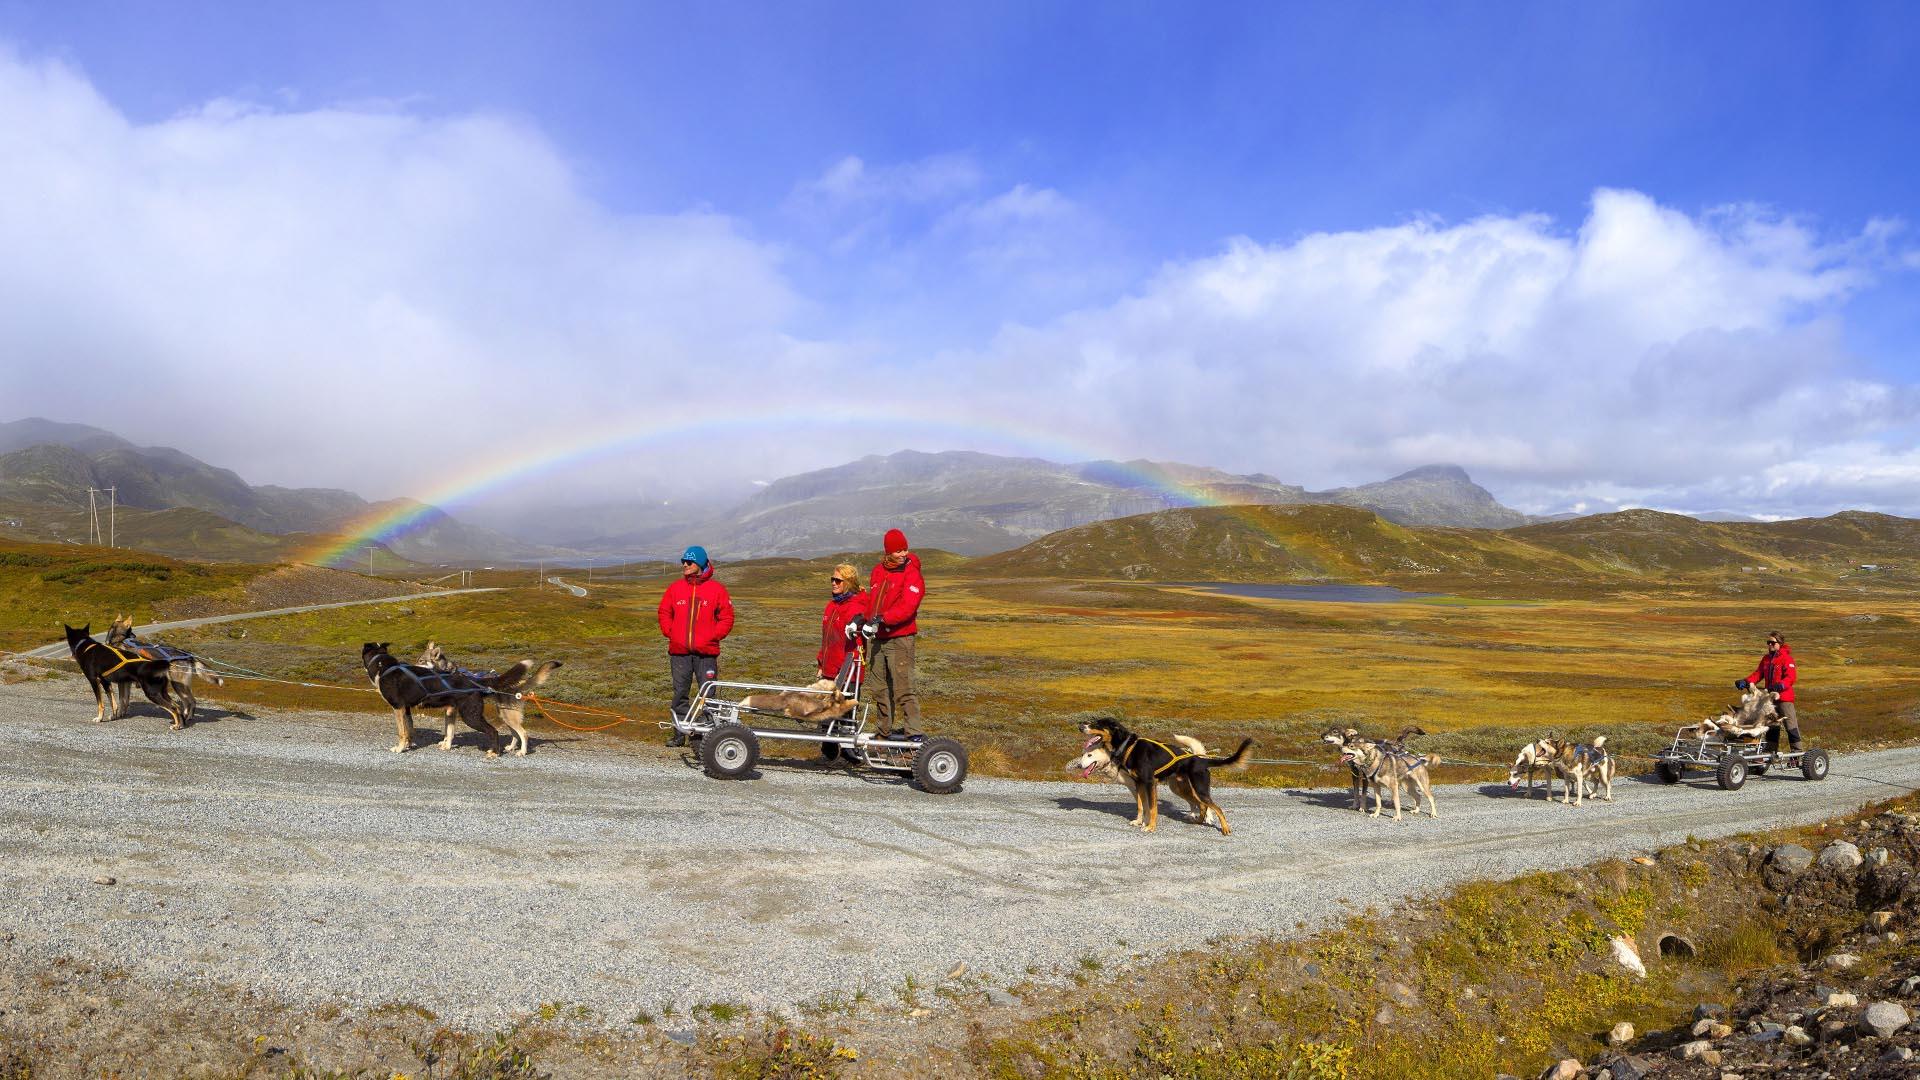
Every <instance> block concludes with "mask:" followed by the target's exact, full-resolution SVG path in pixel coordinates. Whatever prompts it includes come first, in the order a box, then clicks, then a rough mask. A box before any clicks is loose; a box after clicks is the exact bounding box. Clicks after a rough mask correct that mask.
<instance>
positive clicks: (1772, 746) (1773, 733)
mask: <svg viewBox="0 0 1920 1080" xmlns="http://www.w3.org/2000/svg"><path fill="white" fill-rule="evenodd" d="M1779 706H1780V724H1779V727H1770V728H1768V729H1767V749H1768V750H1778V749H1780V728H1782V727H1784V728H1786V729H1787V745H1788V746H1790V747H1795V746H1799V745H1800V711H1799V710H1798V709H1795V708H1794V707H1793V702H1791V701H1782V702H1780V703H1779Z"/></svg>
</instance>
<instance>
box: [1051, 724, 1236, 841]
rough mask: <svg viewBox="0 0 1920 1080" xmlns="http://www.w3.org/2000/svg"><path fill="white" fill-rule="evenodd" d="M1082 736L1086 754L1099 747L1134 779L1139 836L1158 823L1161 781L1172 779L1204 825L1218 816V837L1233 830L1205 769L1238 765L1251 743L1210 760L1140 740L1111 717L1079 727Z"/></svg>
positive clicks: (1116, 766)
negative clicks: (1199, 809) (1181, 784)
mask: <svg viewBox="0 0 1920 1080" xmlns="http://www.w3.org/2000/svg"><path fill="white" fill-rule="evenodd" d="M1080 731H1081V734H1084V735H1086V736H1088V742H1087V748H1088V749H1091V748H1092V747H1093V744H1094V743H1095V742H1098V743H1099V744H1100V745H1101V747H1102V748H1104V749H1105V750H1106V751H1107V754H1108V756H1109V757H1110V758H1111V759H1112V761H1113V765H1114V767H1115V768H1117V769H1119V770H1120V771H1121V772H1124V773H1126V774H1127V775H1129V776H1131V777H1132V778H1133V783H1132V784H1130V785H1129V786H1130V787H1132V788H1133V801H1134V809H1135V810H1136V811H1138V816H1139V818H1140V820H1142V821H1144V822H1145V823H1146V824H1144V825H1142V826H1140V828H1141V830H1142V831H1145V832H1152V831H1153V828H1154V826H1155V825H1157V824H1159V823H1160V790H1159V784H1160V782H1161V781H1162V780H1165V781H1167V782H1168V784H1169V785H1172V784H1173V783H1174V781H1175V780H1176V779H1177V780H1180V781H1184V782H1185V784H1186V786H1187V788H1188V789H1189V790H1191V791H1192V793H1193V797H1194V798H1195V799H1196V800H1197V801H1198V804H1199V805H1200V806H1203V807H1205V808H1206V811H1207V812H1203V813H1202V815H1201V820H1202V821H1203V822H1204V821H1205V820H1207V818H1208V816H1213V817H1217V818H1219V820H1220V834H1221V835H1222V836H1226V835H1228V834H1230V833H1231V832H1232V831H1233V830H1232V829H1229V828H1228V827H1227V813H1226V811H1224V810H1222V809H1220V804H1219V803H1217V802H1214V801H1213V791H1212V787H1213V783H1212V780H1211V778H1210V776H1209V770H1212V769H1217V768H1219V767H1220V766H1222V765H1238V764H1240V762H1241V761H1242V760H1244V759H1245V758H1246V756H1247V749H1248V748H1249V747H1251V746H1252V745H1253V740H1252V739H1242V740H1240V749H1238V750H1235V751H1234V752H1233V753H1231V754H1229V755H1227V756H1226V757H1221V758H1211V757H1203V756H1201V755H1199V754H1192V753H1187V752H1186V751H1184V750H1175V749H1174V748H1172V747H1170V746H1168V745H1166V744H1165V743H1160V742H1155V741H1154V740H1152V739H1144V738H1141V737H1140V736H1138V735H1135V734H1134V733H1133V732H1131V731H1128V730H1127V728H1126V726H1125V725H1123V724H1121V723H1120V721H1118V720H1115V719H1113V718H1112V717H1110V716H1102V717H1097V718H1095V719H1093V720H1089V721H1087V722H1086V723H1084V724H1081V725H1080ZM1209 812H1210V813H1209Z"/></svg>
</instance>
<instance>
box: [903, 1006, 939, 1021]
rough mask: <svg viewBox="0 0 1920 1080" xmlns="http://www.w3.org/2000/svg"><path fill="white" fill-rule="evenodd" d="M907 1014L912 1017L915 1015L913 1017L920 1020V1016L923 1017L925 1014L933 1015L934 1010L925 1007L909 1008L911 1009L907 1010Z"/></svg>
mask: <svg viewBox="0 0 1920 1080" xmlns="http://www.w3.org/2000/svg"><path fill="white" fill-rule="evenodd" d="M907 1015H908V1016H911V1017H913V1018H914V1019H915V1020H918V1019H920V1018H921V1017H923V1016H932V1015H933V1010H932V1009H924V1008H923V1009H912V1010H909V1011H908V1012H907Z"/></svg>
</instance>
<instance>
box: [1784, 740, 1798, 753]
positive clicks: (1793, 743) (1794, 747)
mask: <svg viewBox="0 0 1920 1080" xmlns="http://www.w3.org/2000/svg"><path fill="white" fill-rule="evenodd" d="M1787 749H1789V750H1791V751H1793V752H1794V753H1796V754H1797V753H1799V752H1800V740H1799V739H1795V738H1792V737H1791V736H1789V737H1788V739H1787Z"/></svg>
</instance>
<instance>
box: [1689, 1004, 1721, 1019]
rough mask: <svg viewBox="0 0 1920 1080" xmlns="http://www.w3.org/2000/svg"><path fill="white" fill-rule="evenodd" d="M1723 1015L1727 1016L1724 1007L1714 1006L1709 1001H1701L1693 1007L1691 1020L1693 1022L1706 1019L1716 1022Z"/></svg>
mask: <svg viewBox="0 0 1920 1080" xmlns="http://www.w3.org/2000/svg"><path fill="white" fill-rule="evenodd" d="M1725 1015H1727V1007H1726V1006H1725V1005H1715V1004H1714V1003H1713V1002H1711V1001H1703V1002H1701V1003H1700V1004H1698V1005H1695V1006H1694V1007H1693V1018H1694V1019H1695V1020H1706V1019H1708V1018H1712V1019H1714V1020H1718V1019H1720V1018H1721V1017H1723V1016H1725Z"/></svg>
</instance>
